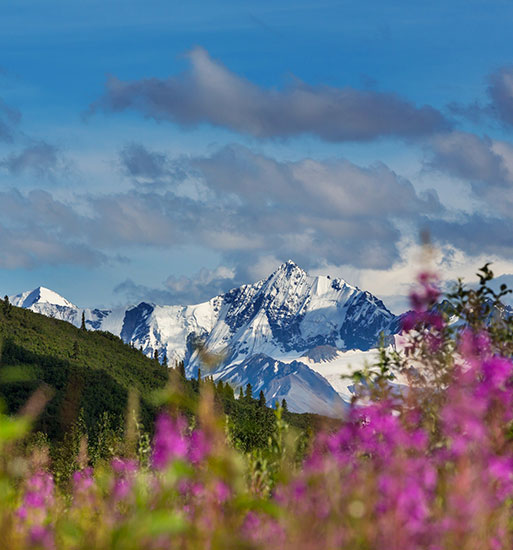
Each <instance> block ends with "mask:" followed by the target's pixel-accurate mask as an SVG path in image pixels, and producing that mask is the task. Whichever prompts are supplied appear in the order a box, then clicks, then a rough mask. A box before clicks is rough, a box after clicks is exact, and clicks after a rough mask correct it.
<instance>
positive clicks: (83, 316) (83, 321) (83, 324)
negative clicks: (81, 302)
mask: <svg viewBox="0 0 513 550" xmlns="http://www.w3.org/2000/svg"><path fill="white" fill-rule="evenodd" d="M80 330H87V327H86V323H85V313H84V312H82V323H81V325H80Z"/></svg>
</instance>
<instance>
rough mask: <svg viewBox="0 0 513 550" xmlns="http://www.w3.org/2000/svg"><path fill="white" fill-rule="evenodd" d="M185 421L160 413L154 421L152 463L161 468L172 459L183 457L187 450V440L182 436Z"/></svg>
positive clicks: (156, 467)
mask: <svg viewBox="0 0 513 550" xmlns="http://www.w3.org/2000/svg"><path fill="white" fill-rule="evenodd" d="M184 430H185V421H184V420H183V419H181V418H177V419H174V418H171V417H170V416H169V415H167V414H161V415H160V416H159V417H158V419H157V423H156V430H155V438H154V440H153V454H152V465H153V467H154V468H155V469H157V470H163V469H164V468H166V466H168V465H169V464H170V463H171V462H172V461H173V460H176V459H184V458H186V456H187V452H188V442H187V439H186V438H185V436H184V433H183V432H184Z"/></svg>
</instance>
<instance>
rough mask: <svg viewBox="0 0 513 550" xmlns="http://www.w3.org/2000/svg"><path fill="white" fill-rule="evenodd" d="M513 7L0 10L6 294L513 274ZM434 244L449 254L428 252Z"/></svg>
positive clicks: (195, 297)
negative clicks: (293, 269)
mask: <svg viewBox="0 0 513 550" xmlns="http://www.w3.org/2000/svg"><path fill="white" fill-rule="evenodd" d="M512 19H513V3H512V2H510V1H509V0H465V1H464V0H451V2H447V1H438V0H433V1H432V2H429V3H427V2H426V3H424V2H423V3H420V2H418V3H416V2H406V1H389V2H382V1H365V0H359V1H349V0H347V1H339V2H330V1H322V0H319V1H316V2H307V1H303V0H296V1H294V2H285V1H277V0H275V1H273V2H270V1H267V0H259V1H258V2H253V1H248V2H240V1H232V2H230V1H223V0H219V1H218V2H206V1H198V0H192V1H189V2H181V3H178V2H169V0H165V1H164V0H162V1H161V0H145V1H144V2H143V1H139V0H122V1H118V0H109V1H108V2H105V1H104V0H103V1H97V0H88V1H87V2H84V1H79V0H62V1H61V0H59V1H58V0H17V1H16V2H3V3H2V5H1V6H0V293H1V294H2V295H4V294H9V295H13V294H17V293H19V292H22V291H25V290H29V289H32V288H35V287H37V286H39V285H43V286H47V287H49V288H52V289H53V290H55V291H56V292H59V293H60V294H62V295H63V296H65V297H66V298H67V299H69V300H71V301H73V302H74V303H76V304H77V305H79V306H107V307H108V306H114V305H121V304H127V303H134V302H138V301H141V300H147V301H154V302H157V303H162V304H186V303H187V304H188V303H197V302H200V301H203V300H206V299H209V298H210V297H212V296H214V295H216V294H219V293H221V292H224V291H226V290H229V289H230V288H233V287H235V286H239V285H240V284H244V283H250V282H254V281H256V280H258V279H261V278H264V277H266V276H267V275H268V274H269V273H270V272H272V271H273V270H274V269H275V268H276V267H278V266H279V265H280V264H281V263H282V262H284V261H287V260H288V259H292V260H294V261H295V262H296V263H297V264H298V265H300V266H301V267H303V269H305V270H307V271H309V272H310V273H311V274H330V275H332V276H340V277H342V278H344V279H346V280H347V281H348V282H350V283H352V284H356V285H358V286H360V287H361V288H364V289H366V290H369V291H371V292H373V293H375V294H376V295H378V296H379V297H380V298H382V299H383V300H384V301H385V303H386V304H387V305H389V307H390V308H391V309H392V310H394V311H396V312H399V311H401V310H402V309H404V308H405V307H406V299H405V297H406V296H407V294H408V289H409V288H410V285H411V283H412V281H413V279H414V277H415V273H416V272H417V271H419V270H421V269H423V268H425V266H426V265H427V264H426V262H429V265H430V266H431V267H432V268H433V269H435V270H437V271H438V272H439V274H440V277H441V278H442V279H443V280H449V281H450V280H454V279H456V278H457V277H464V278H465V279H466V280H469V281H471V280H472V277H473V274H474V273H475V272H476V270H477V268H478V267H480V266H481V265H483V264H484V263H485V262H486V261H491V262H493V266H492V268H493V269H494V270H495V272H496V274H498V275H501V276H502V278H503V280H508V277H510V275H511V274H513V38H512V36H511V25H510V22H511V21H512ZM421 234H424V235H425V234H428V235H429V238H430V241H431V243H432V245H433V253H432V255H431V256H430V258H429V260H427V259H426V256H425V254H424V253H423V251H422V249H421V246H420V243H421V237H420V235H421Z"/></svg>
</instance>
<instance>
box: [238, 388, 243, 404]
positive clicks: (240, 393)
mask: <svg viewBox="0 0 513 550" xmlns="http://www.w3.org/2000/svg"><path fill="white" fill-rule="evenodd" d="M243 400H244V392H243V391H242V386H241V387H240V388H239V401H243Z"/></svg>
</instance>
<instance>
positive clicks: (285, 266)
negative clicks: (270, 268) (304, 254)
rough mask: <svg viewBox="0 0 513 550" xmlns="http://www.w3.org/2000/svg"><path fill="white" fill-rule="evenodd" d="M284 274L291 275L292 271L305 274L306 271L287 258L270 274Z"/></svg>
mask: <svg viewBox="0 0 513 550" xmlns="http://www.w3.org/2000/svg"><path fill="white" fill-rule="evenodd" d="M279 273H280V274H285V275H288V276H290V275H293V274H294V273H298V274H303V275H306V271H305V270H304V269H301V268H300V267H299V266H298V265H297V264H296V262H293V261H292V260H287V261H286V262H284V263H282V264H281V265H280V267H278V269H277V270H276V271H275V272H274V273H273V274H272V275H271V277H272V276H273V275H277V274H279Z"/></svg>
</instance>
